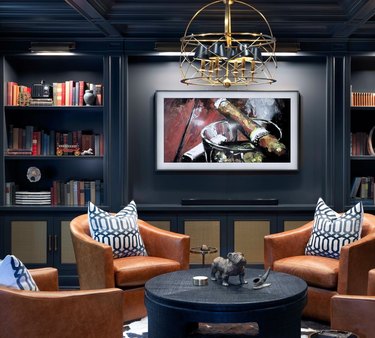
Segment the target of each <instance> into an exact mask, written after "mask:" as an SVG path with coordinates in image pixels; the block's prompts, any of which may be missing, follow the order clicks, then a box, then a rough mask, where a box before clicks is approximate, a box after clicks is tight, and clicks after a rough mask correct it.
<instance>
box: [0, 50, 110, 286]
mask: <svg viewBox="0 0 375 338" xmlns="http://www.w3.org/2000/svg"><path fill="white" fill-rule="evenodd" d="M107 60H108V59H106V58H105V57H103V56H99V55H79V56H69V57H67V56H65V57H63V56H31V55H6V56H3V57H2V66H3V67H2V68H3V74H2V81H3V84H4V86H3V88H4V89H3V93H2V99H1V111H2V122H1V127H2V130H3V137H2V140H1V143H0V144H1V148H2V151H1V155H0V156H1V157H0V158H1V163H2V165H1V187H2V194H1V195H0V208H1V209H2V210H3V211H4V212H3V216H2V218H1V222H2V229H1V234H2V237H3V239H2V241H3V242H2V243H3V246H2V248H1V249H0V253H1V254H2V255H4V254H5V253H12V254H15V255H16V256H18V257H19V258H20V259H21V260H22V261H23V262H24V263H25V264H27V266H29V267H42V266H56V267H57V268H58V269H59V272H60V275H61V278H62V279H64V281H63V282H62V283H61V284H62V285H63V286H67V287H69V285H71V286H76V285H77V284H78V283H77V280H76V272H75V259H74V252H73V248H72V245H71V239H70V233H69V221H70V220H71V219H72V218H74V217H75V216H77V215H79V214H82V213H84V212H85V211H86V208H87V202H88V200H91V201H95V203H96V204H97V205H100V206H102V207H103V206H106V205H108V200H107V196H108V192H107V191H108V189H109V188H108V179H107V178H108V172H107V171H108V158H109V156H108V155H107V154H106V149H107V144H106V143H107V142H106V140H108V134H109V131H108V130H109V120H110V118H109V112H108V110H107V109H106V107H105V104H104V101H105V83H104V82H105V80H106V79H107V75H106V74H105V69H108V67H107V68H106V61H107ZM33 84H40V85H41V86H39V88H37V90H39V91H43V90H47V91H48V90H50V92H51V95H50V97H48V98H43V99H41V100H38V99H35V95H31V94H32V91H33ZM43 84H50V85H51V86H50V88H49V87H47V89H45V88H43ZM59 86H60V87H61V88H60V89H57V88H58V87H59ZM86 90H92V91H93V92H98V94H99V100H95V102H94V104H92V105H87V104H86V103H85V101H84V98H83V95H84V93H85V91H86ZM62 91H64V95H62V94H61V93H62ZM58 92H60V94H58ZM19 93H23V94H22V95H21V100H19V99H18V98H19V97H20V95H19ZM58 95H60V97H59V98H58ZM61 95H62V96H61ZM96 98H98V95H97V96H96ZM33 100H34V101H33ZM89 148H91V150H90V151H88V150H89ZM58 150H61V151H58ZM77 150H78V151H77ZM30 170H31V172H32V173H33V170H35V172H36V173H37V175H36V176H35V175H34V176H33V175H32V174H30ZM4 215H5V216H4Z"/></svg>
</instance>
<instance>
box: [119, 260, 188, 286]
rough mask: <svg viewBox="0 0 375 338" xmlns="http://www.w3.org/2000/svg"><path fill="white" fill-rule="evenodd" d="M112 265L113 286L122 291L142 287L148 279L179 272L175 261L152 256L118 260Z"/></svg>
mask: <svg viewBox="0 0 375 338" xmlns="http://www.w3.org/2000/svg"><path fill="white" fill-rule="evenodd" d="M113 265H114V272H115V285H116V287H119V288H122V289H125V288H130V287H137V286H144V285H145V283H146V282H147V281H148V280H149V279H150V278H153V277H155V276H158V275H161V274H164V273H167V272H172V271H177V270H181V265H180V263H178V262H177V261H175V260H172V259H167V258H161V257H152V256H133V257H125V258H119V259H115V260H114V261H113Z"/></svg>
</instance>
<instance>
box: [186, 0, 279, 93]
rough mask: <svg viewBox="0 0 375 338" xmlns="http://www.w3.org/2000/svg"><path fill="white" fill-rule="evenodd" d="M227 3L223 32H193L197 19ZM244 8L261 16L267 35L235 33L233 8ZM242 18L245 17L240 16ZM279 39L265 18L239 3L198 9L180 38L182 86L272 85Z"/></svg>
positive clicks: (235, 0) (228, 0) (227, 0)
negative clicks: (211, 9)
mask: <svg viewBox="0 0 375 338" xmlns="http://www.w3.org/2000/svg"><path fill="white" fill-rule="evenodd" d="M219 3H224V6H225V8H224V11H225V12H224V32H223V33H198V34H194V33H191V32H190V29H191V28H190V27H191V25H192V24H193V22H194V23H195V22H196V21H198V20H197V19H198V17H199V16H200V14H202V13H203V12H204V11H205V10H206V9H208V8H209V7H211V6H214V5H217V4H219ZM234 4H237V5H240V6H245V7H246V10H247V12H249V11H250V12H252V13H250V14H252V15H254V13H255V14H256V15H259V16H260V17H261V19H262V20H263V21H264V23H265V24H266V27H267V29H268V31H267V32H266V33H258V32H256V33H255V32H253V33H249V32H240V33H236V32H232V14H231V10H232V6H233V5H234ZM242 11H243V9H242ZM241 15H243V14H241ZM275 49H276V38H275V37H274V36H273V34H272V30H271V27H270V25H269V23H268V21H267V19H266V18H265V16H264V15H263V14H262V13H261V12H260V11H258V10H257V9H256V8H255V7H253V6H251V5H249V4H247V3H245V2H243V1H239V0H216V1H213V2H211V3H209V4H207V5H205V6H203V7H202V8H201V9H199V10H198V11H197V12H196V13H195V14H194V16H193V17H192V18H191V20H190V21H189V23H188V25H187V27H186V29H185V34H184V36H183V37H182V38H181V56H180V70H181V73H182V80H181V82H182V83H185V84H193V85H202V86H224V87H230V86H246V85H250V84H264V83H273V82H275V81H276V80H275V79H274V78H273V76H272V74H271V72H270V70H269V69H268V67H267V64H268V63H269V62H272V63H273V64H274V66H275V68H276V67H277V62H276V58H275Z"/></svg>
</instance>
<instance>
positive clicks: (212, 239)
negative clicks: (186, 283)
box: [183, 218, 221, 264]
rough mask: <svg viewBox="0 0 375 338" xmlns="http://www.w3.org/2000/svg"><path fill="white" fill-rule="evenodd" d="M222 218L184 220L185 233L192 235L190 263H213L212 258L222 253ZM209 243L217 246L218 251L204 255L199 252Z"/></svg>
mask: <svg viewBox="0 0 375 338" xmlns="http://www.w3.org/2000/svg"><path fill="white" fill-rule="evenodd" d="M220 223H221V222H220V219H205V218H202V219H193V220H184V221H183V227H184V233H185V234H187V235H189V236H190V246H191V248H192V250H191V251H192V253H191V254H190V264H202V263H207V264H208V263H209V264H211V262H212V260H213V259H214V258H215V257H217V256H219V255H220V254H219V253H220ZM202 245H207V246H208V247H209V248H216V249H217V251H216V252H213V253H208V254H205V255H204V256H203V253H202V254H199V248H201V247H202Z"/></svg>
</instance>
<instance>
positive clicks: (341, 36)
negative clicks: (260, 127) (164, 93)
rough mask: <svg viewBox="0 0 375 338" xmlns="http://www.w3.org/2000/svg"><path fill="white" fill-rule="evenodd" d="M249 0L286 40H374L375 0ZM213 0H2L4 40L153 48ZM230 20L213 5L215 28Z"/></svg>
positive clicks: (340, 45)
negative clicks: (107, 43)
mask: <svg viewBox="0 0 375 338" xmlns="http://www.w3.org/2000/svg"><path fill="white" fill-rule="evenodd" d="M242 1H245V2H247V3H249V4H251V5H252V6H254V7H255V8H256V9H258V10H259V11H261V12H262V13H263V14H264V16H265V17H266V18H267V20H268V21H269V24H270V26H271V28H272V31H273V34H274V36H275V37H276V39H277V41H278V45H279V46H283V45H284V46H288V44H291V45H295V44H298V46H299V48H300V49H301V50H307V51H308V50H319V49H325V50H332V51H333V50H351V49H353V50H355V49H358V50H368V49H373V48H374V44H375V0H341V1H340V0H283V1H281V0H242ZM209 2H210V1H209V0H88V1H83V0H65V1H64V0H9V1H4V0H0V41H2V43H3V44H2V46H4V43H6V42H7V43H10V42H15V41H44V40H46V41H49V40H51V41H58V40H60V41H61V40H65V41H77V44H79V43H80V42H81V43H83V42H90V43H91V42H92V41H97V42H103V41H107V42H108V41H110V42H111V43H115V44H116V43H117V44H119V45H121V46H122V47H121V48H124V49H127V50H143V51H152V50H154V49H155V46H158V47H162V46H166V45H168V44H174V45H176V46H177V45H178V44H179V39H180V38H181V36H183V34H184V30H185V27H186V25H187V24H188V22H189V20H190V19H191V17H192V16H193V15H194V13H195V12H196V11H197V10H198V9H199V8H201V7H202V6H203V5H206V4H208V3H209ZM241 9H242V10H243V9H244V8H243V7H242V8H241ZM241 14H243V13H242V12H239V14H238V15H239V17H238V19H236V22H237V23H238V25H239V27H240V29H243V30H244V31H249V30H250V29H252V28H254V29H255V27H256V25H257V20H258V17H255V16H254V15H253V18H252V20H251V21H250V20H249V18H248V17H247V18H246V21H245V22H244V21H242V17H244V15H241ZM236 15H237V14H236ZM233 18H235V12H234V10H233ZM233 21H235V19H233ZM222 22H223V15H222V12H220V11H218V10H210V11H208V12H207V15H205V17H203V16H202V21H201V22H200V27H201V28H202V31H204V30H206V31H211V32H212V31H213V29H216V26H217V25H218V24H219V26H218V27H219V28H217V29H220V30H222V26H223V23H222ZM91 44H92V43H91ZM374 50H375V48H374Z"/></svg>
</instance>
